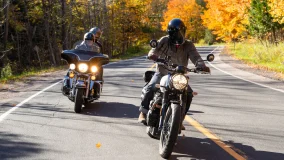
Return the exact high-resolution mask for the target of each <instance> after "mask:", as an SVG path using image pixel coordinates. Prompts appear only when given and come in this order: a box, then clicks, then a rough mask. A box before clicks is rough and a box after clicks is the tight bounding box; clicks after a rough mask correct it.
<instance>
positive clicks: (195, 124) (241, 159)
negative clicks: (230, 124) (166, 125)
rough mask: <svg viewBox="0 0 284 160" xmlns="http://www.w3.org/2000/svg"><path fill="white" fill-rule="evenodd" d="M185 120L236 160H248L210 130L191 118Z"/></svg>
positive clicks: (186, 117) (187, 117)
mask: <svg viewBox="0 0 284 160" xmlns="http://www.w3.org/2000/svg"><path fill="white" fill-rule="evenodd" d="M185 120H186V121H187V122H188V123H189V124H191V125H192V126H193V127H194V128H196V129H197V130H199V131H200V132H201V133H203V134H204V135H205V136H206V137H208V138H210V139H211V140H212V141H213V142H215V143H216V144H217V145H218V146H219V147H221V148H222V149H223V150H225V151H226V152H227V153H229V154H230V155H231V156H233V157H234V158H236V159H237V160H246V158H244V157H242V156H241V155H239V154H238V153H236V152H235V151H234V150H233V149H232V148H231V146H229V145H227V144H225V143H224V142H222V140H221V139H220V138H218V137H217V136H216V135H214V134H213V133H212V132H211V131H210V130H209V129H206V128H205V127H203V126H202V125H201V124H200V123H198V122H197V121H196V120H194V119H193V118H191V117H190V116H185Z"/></svg>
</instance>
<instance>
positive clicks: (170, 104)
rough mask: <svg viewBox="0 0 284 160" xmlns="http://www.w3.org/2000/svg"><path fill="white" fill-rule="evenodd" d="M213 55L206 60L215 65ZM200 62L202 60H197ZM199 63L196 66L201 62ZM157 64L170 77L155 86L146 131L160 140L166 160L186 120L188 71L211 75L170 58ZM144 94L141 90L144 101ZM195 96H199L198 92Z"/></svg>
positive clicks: (147, 77)
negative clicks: (162, 67)
mask: <svg viewBox="0 0 284 160" xmlns="http://www.w3.org/2000/svg"><path fill="white" fill-rule="evenodd" d="M150 45H151V47H152V48H155V47H156V46H157V45H158V42H157V41H156V40H152V41H151V42H150ZM213 60H214V55H213V54H209V55H208V56H207V60H202V61H209V62H212V61H213ZM198 62H200V61H198ZM198 62H197V63H198ZM156 63H158V64H159V65H163V66H164V67H165V68H166V69H167V70H168V71H169V74H168V75H165V76H163V77H162V79H161V81H160V83H159V84H156V85H155V87H156V91H155V93H154V97H153V100H151V102H150V106H149V112H148V114H147V115H146V125H147V128H146V132H147V134H148V135H149V136H150V137H151V138H155V139H159V140H160V142H159V153H160V155H161V157H163V158H165V159H167V158H169V157H170V156H171V154H172V151H173V148H174V145H175V143H176V139H177V137H178V134H179V133H181V126H182V122H183V119H184V117H185V110H186V101H187V94H188V92H187V90H188V82H189V77H188V75H186V74H187V72H193V73H202V74H209V73H208V72H204V71H202V69H200V68H197V63H196V64H195V68H187V66H179V65H177V64H173V63H171V57H170V56H166V57H165V58H164V59H157V60H156ZM154 74H155V72H154V71H146V72H145V74H144V81H145V82H146V85H147V84H148V83H149V82H150V80H151V78H152V76H153V75H154ZM144 94H145V91H144V90H142V95H141V98H142V99H143V97H144ZM193 94H196V93H195V92H194V93H193Z"/></svg>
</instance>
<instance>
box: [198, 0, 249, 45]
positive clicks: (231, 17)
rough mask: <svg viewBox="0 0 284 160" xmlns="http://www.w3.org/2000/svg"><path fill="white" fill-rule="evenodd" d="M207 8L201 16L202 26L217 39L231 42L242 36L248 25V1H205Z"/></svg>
mask: <svg viewBox="0 0 284 160" xmlns="http://www.w3.org/2000/svg"><path fill="white" fill-rule="evenodd" d="M205 1H206V3H207V5H206V7H207V8H208V9H207V10H205V11H204V15H203V16H202V19H203V24H204V25H205V26H206V27H208V28H209V29H210V30H212V31H213V33H214V34H216V35H217V36H218V38H220V39H223V40H225V41H231V40H232V39H233V38H237V37H240V36H242V35H243V33H244V32H245V31H246V28H245V25H247V24H248V14H247V7H248V6H249V5H250V0H214V1H212V0H205Z"/></svg>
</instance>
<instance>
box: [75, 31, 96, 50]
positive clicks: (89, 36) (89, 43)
mask: <svg viewBox="0 0 284 160" xmlns="http://www.w3.org/2000/svg"><path fill="white" fill-rule="evenodd" d="M94 42H95V37H94V35H93V33H91V32H88V33H86V34H85V35H84V41H83V42H82V43H81V44H79V45H77V46H76V47H75V49H76V50H84V51H92V52H99V50H100V49H99V47H97V46H95V45H94Z"/></svg>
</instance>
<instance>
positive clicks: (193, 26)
mask: <svg viewBox="0 0 284 160" xmlns="http://www.w3.org/2000/svg"><path fill="white" fill-rule="evenodd" d="M201 12H202V7H201V6H199V5H198V4H196V2H195V0H171V1H169V2H168V5H167V11H166V12H165V13H164V21H163V22H161V25H162V29H163V30H166V29H167V26H168V23H169V21H170V20H171V19H173V18H180V19H181V20H183V22H184V23H185V25H186V27H187V36H190V37H196V36H197V35H198V34H199V32H202V31H203V27H202V23H201Z"/></svg>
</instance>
